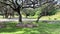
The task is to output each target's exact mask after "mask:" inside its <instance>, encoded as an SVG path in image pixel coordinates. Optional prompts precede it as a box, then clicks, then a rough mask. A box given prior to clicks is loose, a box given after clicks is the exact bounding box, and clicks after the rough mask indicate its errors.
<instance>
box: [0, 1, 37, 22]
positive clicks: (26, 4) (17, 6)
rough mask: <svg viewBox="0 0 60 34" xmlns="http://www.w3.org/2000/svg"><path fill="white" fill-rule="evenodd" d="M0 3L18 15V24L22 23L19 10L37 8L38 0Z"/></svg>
mask: <svg viewBox="0 0 60 34" xmlns="http://www.w3.org/2000/svg"><path fill="white" fill-rule="evenodd" d="M0 3H1V4H4V5H7V6H10V7H11V8H12V9H13V10H14V11H16V12H17V13H18V15H19V22H20V23H22V16H21V12H20V10H21V9H23V8H36V7H38V6H37V5H38V0H3V1H1V0H0Z"/></svg>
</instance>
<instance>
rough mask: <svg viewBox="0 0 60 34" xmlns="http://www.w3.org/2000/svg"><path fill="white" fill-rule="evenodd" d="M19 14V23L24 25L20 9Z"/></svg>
mask: <svg viewBox="0 0 60 34" xmlns="http://www.w3.org/2000/svg"><path fill="white" fill-rule="evenodd" d="M17 12H18V14H19V23H22V15H21V13H20V9H18V10H17Z"/></svg>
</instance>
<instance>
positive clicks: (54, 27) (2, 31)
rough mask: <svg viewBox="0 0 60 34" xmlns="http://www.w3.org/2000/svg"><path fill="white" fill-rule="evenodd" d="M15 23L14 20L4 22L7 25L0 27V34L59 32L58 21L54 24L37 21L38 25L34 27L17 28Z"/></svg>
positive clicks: (47, 33) (48, 33)
mask: <svg viewBox="0 0 60 34" xmlns="http://www.w3.org/2000/svg"><path fill="white" fill-rule="evenodd" d="M33 23H35V22H33ZM16 24H17V23H16V22H7V23H5V25H6V26H7V27H5V28H0V34H60V23H58V22H57V23H54V24H49V23H45V22H39V23H37V24H38V25H39V26H38V27H34V28H18V27H16V26H15V25H16ZM35 24H36V23H35Z"/></svg>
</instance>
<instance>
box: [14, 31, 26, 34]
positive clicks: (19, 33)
mask: <svg viewBox="0 0 60 34" xmlns="http://www.w3.org/2000/svg"><path fill="white" fill-rule="evenodd" d="M24 32H25V31H17V32H14V33H15V34H23V33H24Z"/></svg>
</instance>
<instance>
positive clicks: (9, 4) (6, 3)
mask: <svg viewBox="0 0 60 34" xmlns="http://www.w3.org/2000/svg"><path fill="white" fill-rule="evenodd" d="M0 3H2V4H5V5H8V6H10V7H11V8H12V9H13V10H15V8H13V7H12V6H11V4H7V3H4V2H1V1H0Z"/></svg>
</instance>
